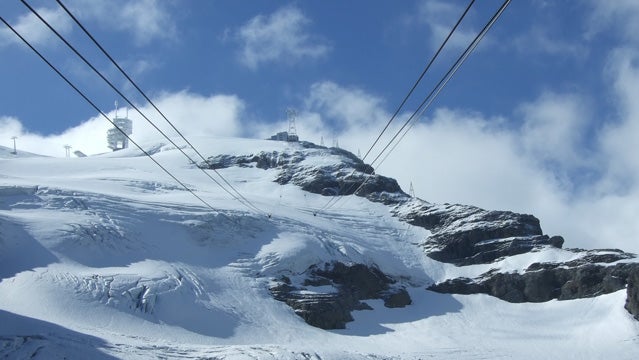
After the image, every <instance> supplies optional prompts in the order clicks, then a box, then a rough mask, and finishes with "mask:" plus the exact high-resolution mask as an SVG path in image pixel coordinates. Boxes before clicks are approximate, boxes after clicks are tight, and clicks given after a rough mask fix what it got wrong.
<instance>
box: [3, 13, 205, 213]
mask: <svg viewBox="0 0 639 360" xmlns="http://www.w3.org/2000/svg"><path fill="white" fill-rule="evenodd" d="M0 21H2V22H3V23H4V24H5V25H6V26H7V27H8V28H9V29H10V30H11V31H12V32H13V33H14V34H15V35H16V36H17V37H18V38H20V40H22V42H24V43H25V44H26V45H27V46H28V47H29V48H30V49H31V50H33V52H34V53H36V55H38V57H40V59H41V60H42V61H44V62H45V63H46V64H47V65H49V67H50V68H51V69H52V70H53V71H54V72H55V73H56V74H58V76H60V77H61V78H62V80H64V81H65V82H66V83H67V84H68V85H69V86H70V87H71V88H73V90H75V91H76V92H77V93H78V94H79V95H80V96H81V97H82V98H83V99H84V100H85V101H86V102H88V103H89V105H91V107H93V108H94V109H95V110H96V111H97V112H98V113H100V115H102V116H103V117H104V118H105V119H106V120H107V121H108V122H110V123H111V125H113V126H114V127H115V128H116V129H118V131H120V132H121V133H122V135H124V136H125V137H126V138H127V139H128V140H129V141H130V142H131V143H132V144H133V145H135V146H136V147H137V148H138V149H140V151H142V153H144V155H146V156H147V157H148V158H149V159H151V160H152V161H153V162H154V163H155V164H156V165H157V166H158V167H159V168H160V169H162V171H164V172H165V173H166V174H168V175H169V176H170V177H171V178H173V180H175V181H176V182H177V183H178V184H180V185H181V186H182V187H183V188H184V189H185V190H186V191H188V192H189V193H190V194H191V195H193V196H194V197H196V198H197V199H198V200H199V201H200V202H201V203H202V204H204V205H205V206H206V207H208V208H209V209H211V210H214V211H215V210H216V209H215V208H214V207H213V206H211V204H209V203H208V202H207V201H206V200H204V199H202V198H201V197H200V196H198V195H197V194H196V193H195V192H194V191H193V190H192V189H191V188H189V187H188V186H186V184H184V183H183V182H182V181H180V180H179V179H178V178H177V177H176V176H175V175H173V174H172V173H171V172H170V171H169V170H168V169H167V168H165V167H164V166H162V164H160V163H159V162H158V161H157V160H155V159H154V158H153V156H151V154H149V153H148V152H147V151H146V150H144V149H143V148H142V147H141V146H140V145H139V144H138V143H137V142H135V141H134V140H133V139H131V137H130V136H129V135H127V133H126V132H125V131H124V130H122V129H121V128H120V127H119V126H117V125H116V124H115V123H114V122H113V121H112V120H111V119H110V118H109V117H108V116H107V115H106V114H105V113H104V112H103V111H102V110H100V109H99V108H98V107H97V105H95V103H93V102H92V101H91V100H90V99H89V98H88V97H87V96H86V95H85V94H84V93H83V92H82V91H81V90H80V89H78V88H77V87H76V86H75V85H73V83H72V82H71V81H70V80H69V79H68V78H67V77H66V76H64V74H62V73H61V72H60V70H58V68H56V67H55V66H54V65H53V64H52V63H51V62H50V61H49V60H47V58H45V57H44V55H42V54H41V53H40V52H39V51H38V50H37V49H36V48H35V47H33V45H31V43H29V41H28V40H26V39H25V38H24V37H23V36H22V35H20V33H18V31H17V30H16V29H14V28H13V27H12V26H11V25H10V24H9V23H8V22H7V21H6V20H5V19H4V18H3V17H2V16H0Z"/></svg>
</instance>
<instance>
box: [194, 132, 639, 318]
mask: <svg viewBox="0 0 639 360" xmlns="http://www.w3.org/2000/svg"><path fill="white" fill-rule="evenodd" d="M299 145H300V147H298V148H297V149H295V150H291V151H286V152H277V151H273V152H260V153H257V154H251V155H243V156H229V155H219V156H215V157H211V158H209V159H208V161H207V162H206V163H205V164H201V165H200V166H201V167H205V168H212V169H220V168H226V167H230V166H241V167H249V166H250V167H257V168H261V169H277V170H278V172H277V175H276V177H275V178H274V181H276V182H278V183H280V184H294V185H297V186H299V187H301V188H302V189H303V190H306V191H309V192H312V193H315V194H321V195H325V196H334V195H351V194H354V195H357V196H362V197H366V198H367V199H369V200H370V201H374V202H381V203H383V204H386V205H388V206H389V207H390V211H391V212H392V213H393V214H394V215H395V216H396V217H397V218H398V219H400V220H402V221H404V222H406V223H408V224H410V225H413V226H418V227H421V228H424V229H426V230H428V231H429V235H428V236H427V237H426V238H424V240H423V241H422V242H420V243H419V244H418V245H419V246H420V247H421V248H422V249H423V250H424V253H425V255H427V256H429V257H430V258H432V259H434V260H437V261H440V262H444V263H449V264H454V265H455V266H458V267H463V266H471V265H478V264H496V263H497V262H499V261H501V260H503V259H506V258H508V257H512V256H516V255H521V254H526V253H534V252H541V251H557V249H562V246H563V243H564V239H563V238H562V237H561V236H552V237H550V236H548V235H545V234H544V233H543V232H542V229H541V226H540V224H539V220H538V219H537V218H535V217H534V216H532V215H527V214H517V213H514V212H510V211H491V210H484V209H480V208H478V207H475V206H468V205H459V204H452V205H451V204H431V203H428V202H426V201H422V200H420V199H416V198H412V197H410V196H408V195H407V194H406V193H404V192H403V191H402V190H401V188H400V187H399V185H398V184H397V182H396V181H395V180H394V179H391V178H387V177H383V176H380V175H376V174H374V171H373V168H372V167H371V166H369V165H367V164H365V163H363V162H362V161H361V160H360V159H359V158H357V157H356V156H355V155H353V154H351V153H349V152H347V151H344V150H341V149H337V148H325V147H322V146H316V145H314V144H311V143H306V142H300V143H299ZM314 157H321V158H322V161H317V158H315V159H314ZM331 159H332V160H331ZM561 251H563V252H564V253H566V252H568V253H570V252H573V253H574V254H575V255H574V256H572V258H574V259H572V260H569V261H564V262H554V263H549V262H546V263H532V264H530V263H528V264H526V265H523V268H520V269H509V270H502V269H500V268H499V266H496V267H495V268H493V269H491V270H490V271H488V272H486V273H483V274H481V275H479V276H477V277H475V278H451V279H446V280H443V281H441V282H439V283H437V284H433V285H431V286H430V287H429V289H430V290H432V291H437V292H442V293H453V294H478V293H483V294H489V295H492V296H496V297H498V298H500V299H503V300H505V301H509V302H543V301H549V300H552V299H559V300H569V299H576V298H584V297H593V296H598V295H600V294H606V293H610V292H614V291H618V290H621V289H623V288H624V287H626V286H627V288H628V290H627V292H628V299H627V302H626V309H627V310H628V311H629V312H630V313H631V314H633V316H635V318H637V319H638V320H639V270H638V268H639V263H637V262H630V261H629V259H633V258H634V257H635V256H634V255H633V254H629V253H624V252H623V251H620V250H592V251H586V250H572V249H568V250H564V249H562V250H561ZM303 275H304V279H303V280H300V281H293V280H291V279H289V278H287V277H282V278H281V279H277V280H275V281H274V283H273V286H271V289H270V290H271V293H272V294H273V296H274V297H275V298H276V299H278V300H280V301H284V302H286V303H287V304H288V305H289V306H291V307H292V308H293V309H295V312H296V313H297V314H298V315H300V316H301V317H302V318H304V320H305V321H306V322H307V323H309V324H311V325H313V326H317V327H320V328H323V329H336V328H343V327H344V326H345V324H346V322H348V321H352V317H351V311H353V310H360V309H367V308H369V307H368V305H367V304H366V303H365V302H363V301H362V300H365V299H384V302H385V305H386V306H388V307H398V306H400V307H401V306H405V305H408V304H410V303H411V300H410V297H409V296H408V292H406V290H405V289H404V288H402V287H398V286H397V285H396V284H395V282H394V280H392V279H390V278H389V277H388V276H386V275H384V274H383V273H382V272H381V271H379V270H378V269H376V268H375V267H368V266H365V265H361V264H353V265H345V264H342V263H331V264H325V266H324V268H321V269H320V268H319V267H317V266H312V267H311V268H309V270H307V271H306V273H304V274H303Z"/></svg>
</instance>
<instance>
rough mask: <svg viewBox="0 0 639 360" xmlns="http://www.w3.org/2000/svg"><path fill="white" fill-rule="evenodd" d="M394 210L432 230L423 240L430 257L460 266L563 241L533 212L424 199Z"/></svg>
mask: <svg viewBox="0 0 639 360" xmlns="http://www.w3.org/2000/svg"><path fill="white" fill-rule="evenodd" d="M393 212H394V213H395V215H396V216H398V217H399V218H400V219H401V220H404V221H406V222H407V223H409V224H412V225H415V226H420V227H423V228H425V229H427V230H429V231H431V233H432V235H431V236H429V237H428V238H427V239H426V241H425V242H424V243H423V244H422V246H423V247H424V250H425V251H426V253H427V255H428V256H429V257H431V258H433V259H435V260H437V261H442V262H447V263H452V264H456V265H459V266H462V265H471V264H485V263H491V262H493V261H495V260H497V259H500V258H503V257H505V256H511V255H517V254H522V253H525V252H529V251H532V250H536V249H540V248H542V247H544V246H553V247H561V246H562V245H563V238H561V237H560V236H554V237H552V238H549V237H548V236H546V235H543V233H542V231H541V227H540V225H539V220H538V219H537V218H535V217H534V216H532V215H525V214H517V213H513V212H510V211H488V210H483V209H480V208H478V207H475V206H466V205H450V204H444V205H436V204H429V203H427V202H424V201H421V200H410V201H406V202H404V203H400V204H399V205H398V206H396V207H395V209H394V210H393Z"/></svg>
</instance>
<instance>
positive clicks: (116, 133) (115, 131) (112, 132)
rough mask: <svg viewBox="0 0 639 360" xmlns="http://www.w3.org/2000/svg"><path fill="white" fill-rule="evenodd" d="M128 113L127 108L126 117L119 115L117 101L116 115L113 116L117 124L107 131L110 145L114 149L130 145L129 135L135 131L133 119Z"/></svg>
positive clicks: (116, 103)
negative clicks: (130, 118)
mask: <svg viewBox="0 0 639 360" xmlns="http://www.w3.org/2000/svg"><path fill="white" fill-rule="evenodd" d="M128 113H129V111H128V109H127V115H126V116H125V117H118V102H117V101H116V102H115V117H114V118H113V124H114V125H115V126H114V127H113V128H111V129H109V130H108V131H107V143H108V147H109V148H110V149H111V150H113V151H118V150H122V149H126V148H128V147H129V138H128V137H127V136H128V135H131V134H132V133H133V121H131V120H129V118H128V117H129V115H128ZM125 134H126V135H125Z"/></svg>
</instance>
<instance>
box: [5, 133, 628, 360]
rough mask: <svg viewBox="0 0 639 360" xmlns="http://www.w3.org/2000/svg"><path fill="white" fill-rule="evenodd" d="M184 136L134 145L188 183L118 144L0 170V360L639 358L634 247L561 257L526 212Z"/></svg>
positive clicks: (329, 155) (562, 245) (269, 148)
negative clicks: (444, 199)
mask: <svg viewBox="0 0 639 360" xmlns="http://www.w3.org/2000/svg"><path fill="white" fill-rule="evenodd" d="M195 143H196V144H197V145H198V148H199V150H200V151H202V153H203V154H205V155H206V157H207V160H206V161H202V162H200V163H192V162H189V161H188V160H186V158H185V157H184V156H183V154H182V152H181V151H184V152H186V153H187V154H191V153H193V150H192V149H189V148H186V147H185V148H183V149H180V150H181V151H178V149H175V148H173V147H171V146H167V145H164V144H157V143H154V144H148V145H147V146H146V147H145V150H147V151H148V152H149V153H150V154H153V157H154V158H155V159H156V160H157V161H158V162H159V163H161V164H162V165H163V166H165V167H166V168H167V169H168V170H170V171H171V172H172V173H173V174H174V175H175V176H176V178H178V179H180V181H182V183H183V184H184V185H185V186H186V187H188V189H189V190H190V191H186V189H185V188H184V187H182V186H181V185H179V184H178V183H176V182H175V181H174V180H173V179H171V178H170V177H168V176H167V175H165V174H163V173H161V171H160V170H159V168H157V167H156V165H155V164H153V163H152V162H151V161H149V159H148V158H146V157H145V156H142V155H141V153H140V152H139V151H136V150H133V149H127V150H121V151H118V152H114V153H109V154H103V155H99V156H92V157H85V158H70V159H69V158H64V159H59V158H45V157H23V158H11V157H4V158H2V159H0V162H1V163H2V169H3V176H2V177H0V279H1V280H0V344H1V345H0V354H2V356H4V357H7V358H36V359H37V358H42V359H58V358H59V359H62V358H95V359H113V358H127V359H155V358H181V359H189V358H194V359H201V358H212V359H225V358H234V359H235V358H239V359H244V358H258V359H338V358H339V359H373V358H374V359H386V358H401V359H423V358H427V357H436V358H450V359H459V358H473V359H475V358H499V357H507V358H531V359H536V358H562V359H563V358H566V357H576V358H577V357H578V358H598V357H602V356H613V357H615V358H621V359H624V358H627V359H630V358H634V357H635V356H636V354H637V353H638V352H639V321H638V320H639V263H638V262H637V259H636V257H635V255H634V254H630V253H626V252H623V251H621V250H617V249H604V250H583V249H575V248H570V247H566V245H569V244H570V239H568V240H567V241H564V239H563V238H562V237H561V236H556V235H552V236H551V235H546V234H544V233H543V231H542V228H541V225H540V223H539V220H538V219H537V218H535V217H534V216H532V215H526V214H517V213H513V212H509V211H489V210H483V209H480V208H477V207H474V206H468V205H457V204H455V205H453V204H432V203H429V202H427V201H424V200H421V199H418V198H414V197H411V196H409V195H408V194H406V193H405V192H403V191H402V189H401V188H400V186H399V185H398V184H397V182H396V181H395V180H394V179H392V178H389V177H385V176H382V175H380V174H376V173H375V171H374V169H373V168H372V167H370V166H369V165H367V164H365V163H363V162H362V161H361V160H360V159H359V158H357V157H356V156H355V155H353V154H351V153H349V152H347V151H345V150H342V149H338V148H326V147H322V146H317V145H314V144H312V143H308V142H299V143H289V142H278V141H266V140H264V141H262V140H248V139H206V138H200V139H197V140H196V141H195ZM202 170H204V172H206V173H208V175H210V177H208V176H206V174H204V173H203V171H202ZM218 174H220V175H222V176H223V179H222V178H218ZM211 178H214V179H218V182H217V183H216V182H214V181H211ZM231 186H232V189H236V190H237V191H238V192H239V194H241V196H231V195H230V194H233V191H229V190H230V189H231V188H230V187H231ZM222 187H224V189H222ZM193 195H197V197H196V196H193ZM201 200H203V201H204V202H206V203H207V204H209V205H211V207H208V206H204V204H203V201H201ZM247 202H248V204H249V206H247ZM604 354H605V355H604Z"/></svg>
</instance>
